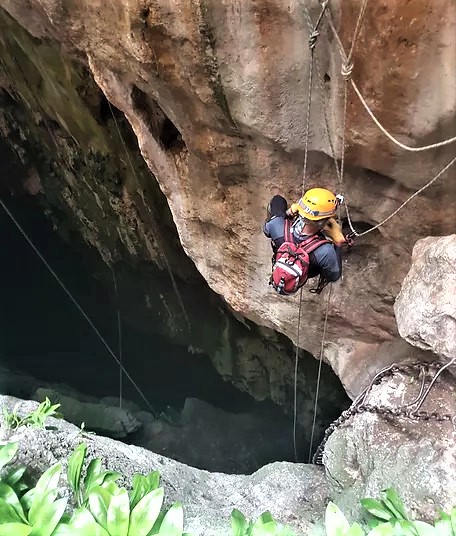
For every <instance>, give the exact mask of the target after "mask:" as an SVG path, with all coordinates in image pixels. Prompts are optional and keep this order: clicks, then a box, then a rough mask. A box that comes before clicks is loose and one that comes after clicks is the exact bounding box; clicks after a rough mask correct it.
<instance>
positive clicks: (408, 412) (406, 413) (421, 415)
mask: <svg viewBox="0 0 456 536" xmlns="http://www.w3.org/2000/svg"><path fill="white" fill-rule="evenodd" d="M455 361H456V358H453V359H451V360H450V361H449V362H448V363H446V364H442V363H437V362H431V363H428V362H420V361H417V362H414V363H405V364H396V363H393V364H392V365H389V366H388V367H385V368H384V369H382V370H380V371H379V372H378V373H377V374H376V375H375V376H374V378H373V379H372V381H371V382H370V384H369V385H368V386H367V387H366V388H365V389H364V390H363V391H362V392H361V393H360V394H359V395H358V396H357V397H356V398H355V400H354V401H353V403H352V405H351V406H350V407H349V408H348V409H347V410H345V411H344V412H343V413H342V415H341V416H340V417H339V418H338V419H336V420H335V421H334V422H333V423H332V424H331V425H330V426H329V427H328V428H327V430H326V432H325V435H324V437H323V440H322V442H321V443H320V445H319V447H318V448H317V450H316V451H315V454H314V456H313V460H312V461H313V463H315V464H318V465H322V464H323V454H324V449H325V445H326V443H327V441H328V439H329V436H330V435H331V434H332V433H333V432H334V431H335V430H336V429H337V428H339V427H340V426H341V425H343V424H344V423H345V422H347V421H348V419H350V418H351V417H352V416H354V415H357V414H359V413H364V412H368V413H377V414H378V415H384V416H386V417H404V418H407V419H411V420H414V419H416V420H419V421H420V420H421V421H429V420H435V421H437V422H444V421H449V422H452V423H453V425H456V414H455V415H451V414H449V413H442V414H441V413H439V412H437V411H433V412H430V411H426V410H421V409H420V408H421V406H422V404H423V402H424V400H425V399H426V397H427V395H428V394H429V391H430V390H431V388H432V387H433V385H434V384H435V381H436V380H437V378H438V377H439V376H440V374H441V373H442V372H443V371H444V370H446V369H447V368H448V367H450V366H451V365H454V364H455ZM432 370H435V373H434V376H433V378H432V379H431V380H430V382H429V386H428V388H427V389H426V391H425V390H424V382H425V380H426V375H427V374H428V373H429V371H432ZM416 372H418V373H419V374H420V375H421V376H422V381H421V385H420V390H419V394H418V396H417V397H416V398H415V399H414V400H413V401H412V402H411V403H409V404H404V405H403V406H400V407H388V406H377V405H374V404H368V403H367V398H368V395H369V393H370V391H371V389H372V387H373V386H374V385H377V384H379V383H380V382H381V381H382V380H383V379H384V378H387V377H392V376H394V374H396V373H409V374H413V373H416Z"/></svg>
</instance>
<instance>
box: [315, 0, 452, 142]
mask: <svg viewBox="0 0 456 536" xmlns="http://www.w3.org/2000/svg"><path fill="white" fill-rule="evenodd" d="M366 3H367V2H366ZM360 15H361V13H360ZM325 17H326V19H327V21H328V24H329V27H330V28H331V31H332V33H333V35H334V37H335V39H336V42H337V46H338V49H339V53H340V56H341V59H342V65H343V66H344V65H345V68H343V73H342V74H346V75H348V74H349V75H350V83H351V86H352V87H353V89H354V91H355V93H356V95H357V96H358V98H359V100H360V102H361V104H362V105H363V107H364V108H365V110H366V112H367V113H368V114H369V116H370V117H371V119H372V120H373V121H374V123H375V124H376V125H377V127H378V128H379V129H380V131H381V132H382V133H383V134H384V135H385V136H386V137H387V138H388V139H389V140H391V141H392V142H393V143H395V144H396V145H397V146H398V147H400V148H401V149H404V150H405V151H411V152H420V151H429V150H430V149H436V148H437V147H443V146H444V145H449V144H450V143H454V142H455V141H456V136H454V137H452V138H448V139H446V140H444V141H441V142H437V143H432V144H430V145H424V146H422V147H411V146H409V145H406V144H404V143H401V142H400V141H399V140H398V139H397V138H395V137H394V136H393V135H392V134H391V133H390V132H388V130H387V129H386V128H385V127H384V126H383V125H382V124H381V123H380V121H379V120H378V119H377V117H376V116H375V114H374V112H373V111H372V110H371V108H370V107H369V105H368V104H367V102H366V100H365V99H364V97H363V95H362V94H361V92H360V90H359V88H358V86H357V85H356V83H355V81H354V80H353V79H352V78H351V70H352V69H353V66H351V70H350V72H349V73H347V65H349V61H350V62H351V60H352V58H351V57H350V60H349V57H348V56H347V55H346V53H345V48H344V46H343V43H342V40H341V39H340V36H339V34H338V32H337V30H336V28H335V26H334V22H333V20H332V17H331V13H330V11H329V10H326V11H325ZM358 20H359V18H358ZM350 54H352V51H350Z"/></svg>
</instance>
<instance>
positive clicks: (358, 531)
mask: <svg viewBox="0 0 456 536" xmlns="http://www.w3.org/2000/svg"><path fill="white" fill-rule="evenodd" d="M345 536H364V531H363V529H362V528H361V526H360V525H358V523H353V525H352V526H351V527H350V528H349V529H348V531H347V532H346V533H345Z"/></svg>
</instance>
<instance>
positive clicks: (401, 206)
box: [345, 156, 456, 236]
mask: <svg viewBox="0 0 456 536" xmlns="http://www.w3.org/2000/svg"><path fill="white" fill-rule="evenodd" d="M455 162H456V156H455V157H454V158H453V160H451V162H449V163H448V164H447V165H446V166H445V167H444V168H442V169H441V170H440V171H439V172H438V173H437V175H436V176H435V177H434V178H433V179H431V180H430V181H428V182H427V183H426V184H425V185H424V186H422V187H421V188H420V189H419V190H417V191H416V192H415V193H414V194H412V195H411V196H410V197H409V198H408V199H407V200H406V201H404V202H403V203H402V205H400V206H399V207H398V208H397V209H396V210H395V211H394V212H393V213H392V214H390V215H389V216H388V217H387V218H385V219H384V220H383V221H381V222H380V223H378V224H377V225H375V226H374V227H371V228H370V229H368V230H367V231H364V232H362V233H358V232H356V231H355V229H353V227H352V224H351V220H350V216H349V212H348V206H347V205H346V207H345V208H346V209H347V216H348V218H347V219H348V221H349V224H350V229H351V230H352V232H353V233H355V235H356V236H364V235H366V234H367V233H370V232H372V231H375V229H378V228H379V227H381V226H382V225H383V224H385V223H386V222H387V221H389V220H390V219H391V218H392V217H393V216H395V215H396V214H397V213H398V212H399V211H400V210H401V209H402V208H404V207H405V205H407V204H408V203H410V201H411V200H412V199H413V198H415V197H416V196H417V195H419V194H420V193H421V192H422V191H424V190H426V188H429V186H431V184H433V183H434V182H435V181H436V180H437V179H438V178H440V177H441V176H442V175H443V174H444V173H445V172H446V171H447V170H448V169H449V168H450V167H451V166H452V165H453V164H454V163H455Z"/></svg>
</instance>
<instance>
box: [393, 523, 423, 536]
mask: <svg viewBox="0 0 456 536" xmlns="http://www.w3.org/2000/svg"><path fill="white" fill-rule="evenodd" d="M390 523H392V524H393V528H394V534H400V536H418V533H417V531H416V529H415V526H414V524H413V522H412V521H409V520H408V519H398V520H396V521H393V520H391V521H390Z"/></svg>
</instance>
